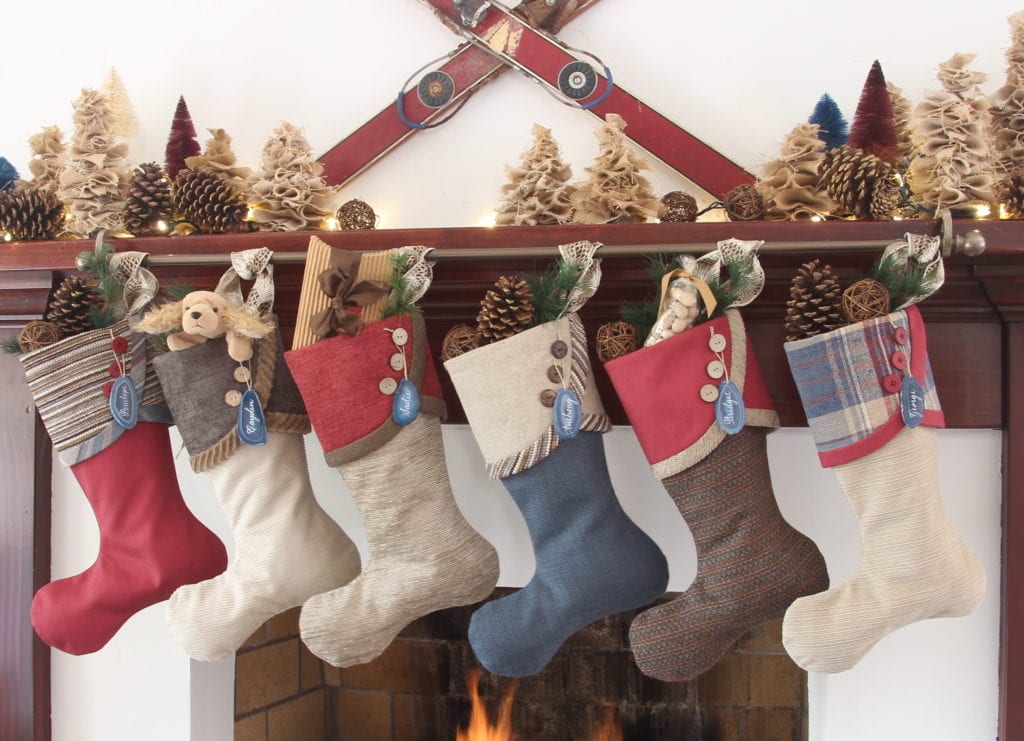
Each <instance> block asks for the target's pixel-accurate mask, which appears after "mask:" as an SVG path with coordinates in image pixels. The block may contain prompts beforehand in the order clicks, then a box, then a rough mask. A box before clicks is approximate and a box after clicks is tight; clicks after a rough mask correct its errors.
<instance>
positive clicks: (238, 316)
mask: <svg viewBox="0 0 1024 741" xmlns="http://www.w3.org/2000/svg"><path fill="white" fill-rule="evenodd" d="M178 327H180V328H181V331H180V332H176V333H174V334H172V335H168V337H167V347H168V348H170V349H171V350H173V351H176V350H186V349H188V348H190V347H192V346H194V345H199V344H202V343H203V342H206V341H207V340H212V339H214V338H215V337H221V336H224V337H225V338H226V340H227V344H228V355H230V356H231V358H232V359H234V360H237V361H239V362H242V361H245V360H249V359H250V358H252V341H253V339H259V338H262V337H266V336H267V335H268V334H270V333H271V332H272V331H273V330H274V325H273V324H271V323H270V322H268V321H266V320H265V319H262V318H260V317H258V316H256V315H255V314H254V313H253V312H251V311H249V309H247V308H245V307H244V306H235V305H233V304H230V303H228V302H227V301H226V300H225V299H224V297H223V296H221V295H219V294H217V293H214V292H213V291H192V293H189V294H188V295H186V296H185V298H183V299H182V300H181V301H175V302H172V303H167V304H163V305H162V306H159V307H157V308H155V309H152V310H150V311H148V312H146V315H145V316H144V317H143V318H142V320H141V321H140V322H139V323H138V324H136V325H135V327H134V329H135V330H136V331H138V332H146V333H148V334H159V333H161V332H166V331H167V330H170V329H176V328H178Z"/></svg>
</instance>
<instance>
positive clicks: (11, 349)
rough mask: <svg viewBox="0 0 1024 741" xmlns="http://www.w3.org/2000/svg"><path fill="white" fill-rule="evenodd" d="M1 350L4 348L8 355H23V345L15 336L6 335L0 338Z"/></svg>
mask: <svg viewBox="0 0 1024 741" xmlns="http://www.w3.org/2000/svg"><path fill="white" fill-rule="evenodd" d="M0 350H3V351H4V352H5V353H7V354H8V355H21V345H19V344H18V340H17V339H15V338H14V337H6V338H4V339H2V340H0Z"/></svg>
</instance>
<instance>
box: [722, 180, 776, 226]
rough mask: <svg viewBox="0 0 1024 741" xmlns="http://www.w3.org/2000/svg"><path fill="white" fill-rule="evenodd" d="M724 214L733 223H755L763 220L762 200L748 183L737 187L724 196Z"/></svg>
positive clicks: (763, 204)
mask: <svg viewBox="0 0 1024 741" xmlns="http://www.w3.org/2000/svg"><path fill="white" fill-rule="evenodd" d="M722 203H723V205H724V206H725V212H726V213H727V214H729V218H730V219H732V220H733V221H757V220H758V219H761V218H764V213H765V210H766V207H765V203H764V198H763V197H762V196H761V194H760V193H758V192H757V188H755V187H754V186H753V185H751V184H750V183H744V184H743V185H737V186H736V187H735V188H733V189H732V190H730V191H729V192H728V193H726V194H725V199H724V200H723V201H722Z"/></svg>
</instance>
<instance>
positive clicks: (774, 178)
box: [757, 123, 832, 221]
mask: <svg viewBox="0 0 1024 741" xmlns="http://www.w3.org/2000/svg"><path fill="white" fill-rule="evenodd" d="M824 150H825V142H823V141H822V140H821V139H820V138H819V136H818V126H817V124H811V123H801V124H797V125H796V126H795V127H793V130H792V131H790V132H789V133H788V134H787V135H786V138H785V139H784V140H783V142H782V145H781V146H780V147H779V157H778V159H775V160H773V161H771V162H769V163H768V164H766V165H765V166H764V178H763V179H761V180H760V181H759V182H758V184H757V189H758V192H760V193H761V195H762V197H763V198H764V199H765V201H767V202H768V203H769V204H770V206H769V209H768V212H767V214H766V216H767V218H769V219H789V220H790V221H797V220H800V219H809V218H811V217H812V216H824V215H827V214H828V212H829V211H830V210H831V208H832V203H831V201H830V200H829V198H828V197H827V196H826V195H825V194H823V193H820V192H819V191H818V168H819V167H820V166H821V163H822V160H824V159H825V154H824Z"/></svg>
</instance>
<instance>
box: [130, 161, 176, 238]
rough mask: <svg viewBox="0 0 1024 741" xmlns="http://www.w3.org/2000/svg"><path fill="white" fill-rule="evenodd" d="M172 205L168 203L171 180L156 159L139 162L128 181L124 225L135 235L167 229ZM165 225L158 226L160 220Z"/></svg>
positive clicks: (157, 232) (169, 200)
mask: <svg viewBox="0 0 1024 741" xmlns="http://www.w3.org/2000/svg"><path fill="white" fill-rule="evenodd" d="M173 211H174V207H173V206H172V204H171V181H170V179H169V178H168V177H167V173H165V172H164V169H163V168H162V167H160V165H158V164H157V163H156V162H146V163H145V164H142V165H139V166H138V167H137V168H136V169H135V172H133V173H132V179H131V182H130V183H128V205H127V207H126V208H125V212H124V225H125V228H126V229H127V230H128V231H130V232H131V233H132V234H134V235H135V236H137V237H144V236H147V235H150V234H162V233H164V232H166V231H167V224H168V222H170V221H171V216H172V212H173ZM161 221H162V222H163V223H164V227H163V228H162V229H161V228H158V227H157V224H158V223H159V222H161Z"/></svg>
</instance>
